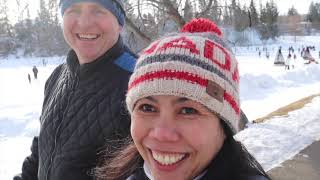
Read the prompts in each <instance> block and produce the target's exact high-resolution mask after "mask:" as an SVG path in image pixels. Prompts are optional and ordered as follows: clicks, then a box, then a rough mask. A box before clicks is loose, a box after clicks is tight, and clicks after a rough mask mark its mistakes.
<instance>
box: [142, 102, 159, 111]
mask: <svg viewBox="0 0 320 180" xmlns="http://www.w3.org/2000/svg"><path fill="white" fill-rule="evenodd" d="M139 110H141V111H143V112H155V111H156V109H155V108H154V107H153V106H152V105H150V104H142V105H141V106H139Z"/></svg>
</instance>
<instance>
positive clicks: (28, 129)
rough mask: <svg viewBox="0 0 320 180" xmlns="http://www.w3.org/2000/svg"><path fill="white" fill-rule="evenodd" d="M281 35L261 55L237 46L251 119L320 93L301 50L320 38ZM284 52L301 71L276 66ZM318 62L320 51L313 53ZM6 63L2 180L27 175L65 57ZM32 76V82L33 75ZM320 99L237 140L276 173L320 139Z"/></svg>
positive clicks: (316, 67)
mask: <svg viewBox="0 0 320 180" xmlns="http://www.w3.org/2000/svg"><path fill="white" fill-rule="evenodd" d="M296 39H297V42H294V37H290V36H286V37H281V38H279V39H278V41H276V43H275V44H268V45H265V47H267V48H268V51H269V52H270V59H267V58H265V52H264V51H261V52H262V53H261V57H259V56H258V51H256V48H257V47H259V49H260V50H262V45H261V46H252V47H236V48H234V49H235V50H236V55H237V59H238V60H239V70H240V79H241V84H240V93H241V94H240V98H241V107H242V109H243V111H244V112H245V113H246V115H247V116H248V118H249V120H250V121H253V120H254V119H257V118H258V117H262V116H264V115H267V114H268V113H270V112H272V111H274V110H276V109H278V108H279V107H282V106H285V105H287V104H289V103H292V102H294V101H296V100H299V99H301V98H303V97H306V96H309V95H313V94H316V93H320V64H310V65H305V64H304V61H303V60H302V59H301V57H300V54H299V53H298V52H297V51H298V48H301V47H302V45H314V46H316V49H319V48H318V46H317V45H318V44H317V43H318V42H320V41H319V40H320V37H315V36H314V37H303V38H302V37H299V38H296ZM279 46H281V47H282V48H283V55H284V56H285V57H286V55H287V53H288V51H287V49H288V47H289V46H293V47H294V48H295V52H296V53H297V54H296V55H297V57H298V58H297V59H296V60H295V62H294V65H295V68H294V69H290V70H285V69H284V67H283V66H274V65H273V61H274V57H275V53H276V51H277V48H278V47H279ZM312 53H313V57H315V58H316V59H317V60H319V58H318V53H317V51H313V52H312ZM42 59H43V58H16V57H14V56H12V57H9V58H6V59H0V84H1V87H0V154H1V156H0V180H8V179H12V177H13V175H14V174H17V173H19V172H21V165H22V162H23V160H24V158H25V157H26V156H27V155H29V154H30V145H31V142H32V139H33V136H35V135H37V134H38V133H39V129H40V124H39V116H40V114H41V106H42V101H43V89H44V84H45V81H46V79H47V78H48V77H49V75H50V73H51V72H52V71H53V69H54V68H55V67H56V66H57V65H58V64H59V63H62V62H63V61H64V59H65V57H51V58H46V60H47V62H48V64H47V65H46V66H43V64H42ZM33 65H36V66H37V67H38V69H39V75H38V79H37V80H35V79H34V78H33V74H32V70H31V69H32V66H33ZM28 73H29V74H30V75H31V77H32V82H31V84H29V82H28V80H27V74H28ZM319 110H320V97H317V98H315V99H314V100H313V101H312V102H311V103H309V104H307V105H306V106H305V107H304V108H302V109H299V110H296V111H293V112H291V113H289V115H288V116H284V117H274V118H272V119H270V120H268V121H266V122H264V123H259V124H252V123H250V124H249V125H248V128H246V129H245V130H243V131H241V132H239V133H238V134H237V135H236V138H237V139H238V140H240V141H241V142H243V143H244V145H245V146H246V147H247V149H248V150H249V151H250V152H251V153H252V154H253V155H254V156H255V157H256V158H257V160H258V161H259V162H260V163H261V164H262V166H263V167H264V168H265V169H266V170H269V169H272V168H273V167H276V166H279V164H280V163H281V162H283V161H285V160H287V159H290V158H291V157H293V156H294V155H295V154H297V153H298V152H299V151H300V150H302V149H303V148H305V147H306V146H308V145H310V144H311V143H312V142H314V141H317V140H320V121H319V118H320V111H319Z"/></svg>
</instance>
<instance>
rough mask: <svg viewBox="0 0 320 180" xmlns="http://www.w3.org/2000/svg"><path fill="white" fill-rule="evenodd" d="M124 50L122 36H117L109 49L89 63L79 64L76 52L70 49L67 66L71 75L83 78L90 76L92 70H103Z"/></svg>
mask: <svg viewBox="0 0 320 180" xmlns="http://www.w3.org/2000/svg"><path fill="white" fill-rule="evenodd" d="M124 51H125V46H124V43H123V41H122V38H121V37H119V39H118V41H117V42H116V44H115V45H114V46H113V47H112V48H111V49H109V50H108V51H107V52H106V53H105V54H103V55H102V56H100V57H99V58H97V59H96V60H94V61H92V62H91V63H86V64H81V65H80V64H79V60H78V57H77V54H76V53H75V51H74V50H70V51H69V53H68V55H67V66H68V68H69V70H70V71H71V74H72V75H73V76H75V77H79V78H81V79H83V78H86V77H90V75H92V73H94V72H97V71H100V70H102V69H104V70H105V68H107V67H110V63H113V62H114V60H115V59H117V58H118V57H119V56H120V55H121V54H122V53H123V52H124Z"/></svg>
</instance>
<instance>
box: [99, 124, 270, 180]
mask: <svg viewBox="0 0 320 180" xmlns="http://www.w3.org/2000/svg"><path fill="white" fill-rule="evenodd" d="M221 124H222V126H223V129H224V132H225V135H226V139H225V141H224V144H223V146H222V148H221V150H220V151H219V153H218V154H217V155H216V156H215V157H214V160H213V162H211V163H210V165H209V166H208V167H207V170H208V171H207V173H206V175H205V176H204V177H203V178H202V179H208V180H209V179H212V178H214V179H224V180H234V179H237V180H242V179H243V180H247V179H248V177H250V176H255V175H258V176H259V175H260V176H264V177H266V178H267V179H271V178H270V177H269V176H268V175H267V174H266V172H265V171H264V170H263V168H262V167H261V165H260V164H259V163H258V162H257V161H256V160H255V158H254V157H253V156H252V155H251V154H250V153H249V152H248V151H247V149H246V148H245V147H244V146H243V145H242V144H241V142H238V141H236V140H235V139H234V138H233V132H232V130H231V129H230V127H229V126H228V125H227V124H226V123H225V122H224V121H222V120H221ZM123 144H124V146H123V148H122V149H120V150H119V151H118V152H116V153H114V154H112V155H111V156H112V158H111V159H110V154H108V155H106V157H107V158H106V159H105V160H104V163H103V164H102V165H101V166H100V167H97V168H96V169H95V175H96V177H97V179H98V180H125V179H127V178H128V177H129V176H130V175H132V174H134V173H135V172H136V171H137V170H140V168H143V159H142V157H141V156H140V154H139V152H138V150H137V148H136V147H135V145H134V143H133V141H132V139H131V138H128V139H127V140H126V142H125V143H123Z"/></svg>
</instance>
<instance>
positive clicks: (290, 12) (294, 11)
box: [288, 6, 299, 16]
mask: <svg viewBox="0 0 320 180" xmlns="http://www.w3.org/2000/svg"><path fill="white" fill-rule="evenodd" d="M296 15H299V13H298V10H297V9H296V8H294V6H292V7H291V8H290V9H289V10H288V16H296Z"/></svg>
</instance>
